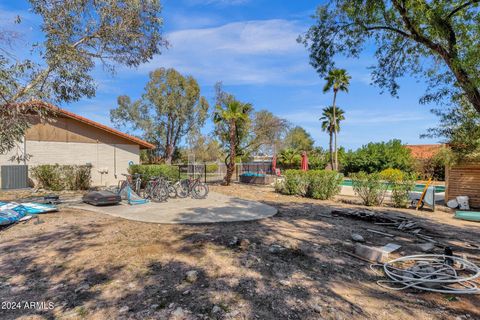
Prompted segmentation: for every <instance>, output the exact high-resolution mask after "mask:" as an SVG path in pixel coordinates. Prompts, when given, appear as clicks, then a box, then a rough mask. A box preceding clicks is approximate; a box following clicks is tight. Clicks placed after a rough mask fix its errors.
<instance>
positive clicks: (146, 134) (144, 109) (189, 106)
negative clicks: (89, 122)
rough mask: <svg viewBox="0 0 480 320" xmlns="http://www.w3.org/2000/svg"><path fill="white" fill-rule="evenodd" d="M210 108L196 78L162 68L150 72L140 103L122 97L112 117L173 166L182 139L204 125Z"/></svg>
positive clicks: (115, 122)
mask: <svg viewBox="0 0 480 320" xmlns="http://www.w3.org/2000/svg"><path fill="white" fill-rule="evenodd" d="M208 107H209V106H208V103H207V101H206V99H205V98H204V97H202V96H201V95H200V86H199V85H198V83H197V81H196V80H195V79H194V78H193V77H191V76H182V75H181V74H180V73H179V72H177V71H176V70H174V69H165V68H160V69H157V70H155V71H153V72H151V73H150V81H149V82H148V83H147V85H146V87H145V93H144V94H143V95H142V98H141V99H140V100H137V101H134V102H132V101H131V99H130V98H129V97H128V96H120V97H119V98H118V107H117V108H116V109H113V110H111V111H110V117H111V120H112V122H113V123H114V124H115V125H116V126H117V127H123V128H125V127H126V128H130V130H128V129H127V131H131V133H132V134H134V133H135V132H138V131H140V132H141V135H142V137H143V138H144V139H146V140H147V141H150V142H151V143H153V144H155V145H156V146H157V149H158V152H161V153H162V156H163V158H164V159H165V162H166V163H168V164H170V163H171V161H172V156H173V152H174V150H175V148H176V147H177V146H178V144H179V143H180V142H181V140H182V139H183V138H184V137H185V136H186V135H187V134H188V133H190V132H192V130H197V129H198V128H199V127H202V126H203V125H204V123H205V120H206V118H207V114H208Z"/></svg>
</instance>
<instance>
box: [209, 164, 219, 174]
mask: <svg viewBox="0 0 480 320" xmlns="http://www.w3.org/2000/svg"><path fill="white" fill-rule="evenodd" d="M206 171H207V173H215V172H217V171H218V164H216V163H209V164H207V167H206Z"/></svg>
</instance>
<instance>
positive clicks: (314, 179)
mask: <svg viewBox="0 0 480 320" xmlns="http://www.w3.org/2000/svg"><path fill="white" fill-rule="evenodd" d="M307 177H308V187H307V197H309V198H314V199H320V200H326V199H331V198H333V197H334V196H335V195H337V194H338V193H340V190H341V186H340V184H341V183H342V180H343V175H342V174H341V173H338V172H336V171H326V170H311V171H307Z"/></svg>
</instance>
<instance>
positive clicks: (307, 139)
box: [285, 126, 314, 151]
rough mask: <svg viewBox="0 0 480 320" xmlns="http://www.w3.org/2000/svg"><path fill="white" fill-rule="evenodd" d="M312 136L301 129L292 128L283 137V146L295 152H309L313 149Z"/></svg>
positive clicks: (297, 127) (298, 127)
mask: <svg viewBox="0 0 480 320" xmlns="http://www.w3.org/2000/svg"><path fill="white" fill-rule="evenodd" d="M313 144H314V141H313V139H312V136H311V135H310V134H309V133H308V132H307V131H306V130H305V129H303V128H302V127H300V126H296V127H294V128H292V129H291V130H290V131H289V132H288V133H287V136H286V137H285V146H286V148H290V149H293V150H297V151H310V150H312V149H313Z"/></svg>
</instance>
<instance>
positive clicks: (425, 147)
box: [405, 144, 444, 159]
mask: <svg viewBox="0 0 480 320" xmlns="http://www.w3.org/2000/svg"><path fill="white" fill-rule="evenodd" d="M443 147H444V145H443V144H411V145H406V146H405V148H407V149H410V151H411V152H412V156H413V157H414V158H415V159H430V158H431V157H433V156H434V155H436V154H437V153H438V152H439V151H440V149H442V148H443Z"/></svg>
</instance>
